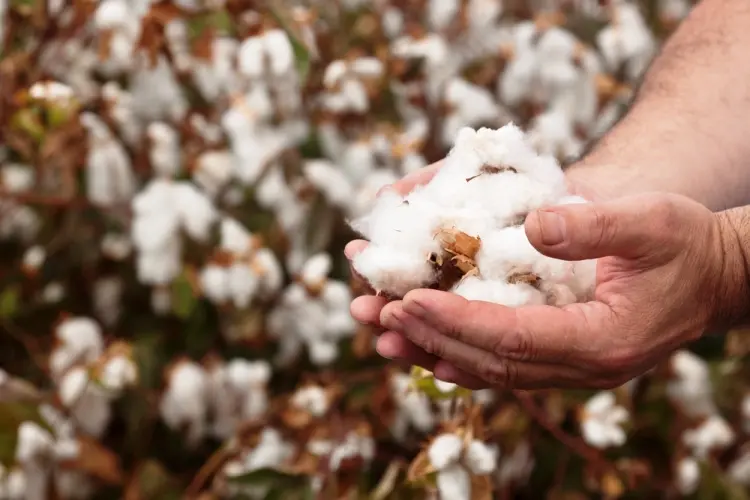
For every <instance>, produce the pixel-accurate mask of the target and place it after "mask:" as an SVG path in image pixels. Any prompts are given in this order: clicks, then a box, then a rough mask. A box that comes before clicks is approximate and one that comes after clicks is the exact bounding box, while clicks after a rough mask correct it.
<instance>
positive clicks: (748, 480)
mask: <svg viewBox="0 0 750 500" xmlns="http://www.w3.org/2000/svg"><path fill="white" fill-rule="evenodd" d="M727 475H728V476H729V478H730V479H731V480H732V481H734V482H735V483H737V484H740V485H742V486H745V487H747V486H750V452H748V450H747V448H746V447H743V448H742V449H741V450H740V453H739V455H738V456H737V457H736V458H735V459H734V460H733V461H732V463H731V464H729V467H728V468H727Z"/></svg>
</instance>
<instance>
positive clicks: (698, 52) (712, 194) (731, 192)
mask: <svg viewBox="0 0 750 500" xmlns="http://www.w3.org/2000/svg"><path fill="white" fill-rule="evenodd" d="M748 26H750V3H748V2H747V1H746V0H704V1H703V2H701V3H700V4H699V5H698V6H696V7H695V9H694V10H693V12H692V13H691V15H690V16H689V17H688V18H687V19H686V20H685V21H684V22H683V24H682V25H681V27H680V28H679V29H678V30H677V32H676V33H675V34H674V35H673V36H672V37H671V38H670V40H669V41H668V42H667V43H666V44H665V46H664V48H663V50H662V52H661V54H660V55H659V56H657V58H656V59H655V60H654V62H653V64H652V66H651V68H650V69H649V70H648V71H647V74H646V76H645V78H644V81H643V83H642V85H641V88H640V89H639V91H638V95H637V96H636V99H635V102H634V103H633V106H632V107H631V109H630V111H629V113H628V114H627V115H626V116H625V117H624V118H623V119H622V120H621V121H620V122H619V123H618V124H617V125H616V126H615V127H613V129H612V130H611V131H610V132H609V133H608V134H607V135H606V136H605V137H604V138H603V139H602V140H601V141H600V142H599V143H598V144H597V145H596V146H595V147H594V149H593V150H592V151H591V152H590V154H588V155H587V156H586V157H585V158H584V159H583V160H582V161H581V162H579V163H577V164H576V165H574V166H572V167H571V169H570V170H569V172H568V177H569V178H570V179H571V180H573V183H574V184H575V185H576V186H582V190H583V191H584V193H583V194H585V192H586V191H589V192H592V191H593V192H595V193H597V194H598V195H601V196H607V197H608V196H617V195H627V194H634V193H638V192H644V191H669V192H674V193H678V194H683V195H686V196H689V197H691V198H693V199H695V200H697V201H699V202H701V203H703V204H704V205H706V206H708V207H709V208H711V209H712V210H715V211H718V210H722V209H725V208H729V207H734V206H740V205H744V204H746V203H750V139H748V136H749V135H750V134H749V132H750V119H749V118H748V116H750V64H749V63H748V62H747V51H748V47H750V30H748V29H747V27H748Z"/></svg>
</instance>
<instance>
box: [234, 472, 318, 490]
mask: <svg viewBox="0 0 750 500" xmlns="http://www.w3.org/2000/svg"><path fill="white" fill-rule="evenodd" d="M229 481H230V482H232V483H236V484H243V485H246V486H267V487H269V488H273V487H276V486H279V485H281V484H283V485H284V486H285V488H289V489H291V488H297V487H300V486H303V485H305V484H306V483H307V480H306V478H305V477H304V476H295V475H292V474H285V473H284V472H281V471H278V470H275V469H258V470H254V471H251V472H248V473H246V474H241V475H239V476H235V477H232V478H230V479H229Z"/></svg>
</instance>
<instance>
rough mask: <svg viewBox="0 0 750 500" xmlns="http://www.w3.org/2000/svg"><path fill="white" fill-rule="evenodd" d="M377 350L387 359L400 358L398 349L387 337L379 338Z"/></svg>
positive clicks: (376, 345)
mask: <svg viewBox="0 0 750 500" xmlns="http://www.w3.org/2000/svg"><path fill="white" fill-rule="evenodd" d="M375 350H376V351H377V352H378V354H379V355H380V356H382V357H384V358H385V359H398V358H397V351H398V350H397V349H396V348H395V346H394V345H393V344H392V343H391V342H389V339H387V338H383V337H381V338H379V339H378V341H377V343H376V344H375Z"/></svg>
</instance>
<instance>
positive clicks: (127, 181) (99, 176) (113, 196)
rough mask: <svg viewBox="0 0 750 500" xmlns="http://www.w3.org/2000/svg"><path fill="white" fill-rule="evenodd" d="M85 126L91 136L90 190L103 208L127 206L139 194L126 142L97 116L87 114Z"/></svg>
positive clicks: (89, 192)
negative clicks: (119, 138) (124, 145)
mask: <svg viewBox="0 0 750 500" xmlns="http://www.w3.org/2000/svg"><path fill="white" fill-rule="evenodd" d="M81 124H82V125H83V126H84V127H85V128H86V131H87V133H88V148H87V156H86V173H87V175H86V191H87V195H88V198H89V199H90V200H91V201H92V202H93V203H95V204H96V205H100V206H112V205H118V204H120V205H121V204H127V203H129V202H130V200H131V199H132V198H133V196H134V195H135V193H136V189H137V187H136V179H135V175H134V173H133V165H132V162H131V160H130V157H129V156H128V154H127V152H126V151H125V148H124V147H123V145H122V143H120V142H119V141H118V140H117V139H116V138H115V137H114V136H113V135H112V132H111V131H110V129H109V127H108V126H107V125H106V124H105V123H104V122H103V121H102V120H101V118H99V117H98V116H97V115H95V114H93V113H89V112H86V113H83V114H82V115H81Z"/></svg>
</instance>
